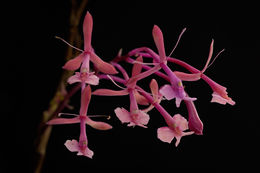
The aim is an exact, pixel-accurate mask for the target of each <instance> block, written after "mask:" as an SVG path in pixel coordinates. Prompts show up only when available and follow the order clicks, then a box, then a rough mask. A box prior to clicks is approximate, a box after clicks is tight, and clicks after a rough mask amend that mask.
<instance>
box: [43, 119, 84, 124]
mask: <svg viewBox="0 0 260 173" xmlns="http://www.w3.org/2000/svg"><path fill="white" fill-rule="evenodd" d="M79 122H80V119H79V117H75V118H54V119H52V120H50V121H48V122H47V124H48V125H58V124H75V123H79Z"/></svg>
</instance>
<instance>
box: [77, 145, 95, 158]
mask: <svg viewBox="0 0 260 173" xmlns="http://www.w3.org/2000/svg"><path fill="white" fill-rule="evenodd" d="M77 155H83V156H86V157H89V158H91V159H92V157H93V155H94V152H93V151H92V150H90V149H89V148H88V147H87V148H86V149H85V151H84V153H82V152H81V151H79V152H78V154H77Z"/></svg>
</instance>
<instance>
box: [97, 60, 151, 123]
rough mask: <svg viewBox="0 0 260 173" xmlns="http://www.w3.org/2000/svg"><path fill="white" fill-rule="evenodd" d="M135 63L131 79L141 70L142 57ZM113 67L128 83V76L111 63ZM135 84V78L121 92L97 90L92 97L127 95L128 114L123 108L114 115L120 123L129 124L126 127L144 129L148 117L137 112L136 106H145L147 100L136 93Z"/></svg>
mask: <svg viewBox="0 0 260 173" xmlns="http://www.w3.org/2000/svg"><path fill="white" fill-rule="evenodd" d="M137 61H138V62H140V63H136V64H134V66H133V69H132V77H135V76H138V75H139V74H140V72H141V70H142V65H141V63H142V62H143V59H142V57H141V56H140V57H138V58H137ZM112 64H113V65H114V66H116V67H117V68H118V69H119V70H120V71H121V72H122V74H123V76H124V78H125V80H126V81H130V80H131V78H132V77H131V78H130V79H129V76H128V74H127V73H126V72H125V71H124V69H123V68H122V67H121V66H120V65H119V64H117V63H115V62H114V63H112ZM136 82H137V78H135V80H131V82H130V83H126V87H127V88H125V89H123V90H121V91H114V90H109V89H98V90H96V91H95V92H93V94H94V95H106V96H119V95H128V94H129V97H130V112H128V111H127V110H126V109H124V108H116V109H115V114H116V116H117V117H118V119H119V120H120V121H121V122H122V123H129V124H128V126H135V125H137V126H140V127H144V128H146V126H145V125H147V124H148V122H149V119H150V117H149V115H148V114H147V113H145V112H144V111H142V110H139V108H138V104H142V105H147V104H148V102H147V100H146V99H145V98H144V97H143V96H142V95H140V94H139V93H138V91H137V90H136V89H135V86H136Z"/></svg>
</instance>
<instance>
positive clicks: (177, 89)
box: [153, 25, 196, 107]
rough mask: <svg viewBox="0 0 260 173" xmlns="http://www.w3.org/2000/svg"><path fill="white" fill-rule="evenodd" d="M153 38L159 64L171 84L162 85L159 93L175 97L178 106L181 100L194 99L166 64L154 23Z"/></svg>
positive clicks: (161, 36)
mask: <svg viewBox="0 0 260 173" xmlns="http://www.w3.org/2000/svg"><path fill="white" fill-rule="evenodd" d="M153 38H154V42H155V44H156V47H157V49H158V52H159V57H160V60H159V61H160V65H161V67H162V68H163V69H164V71H165V72H166V73H167V74H168V76H169V79H170V83H171V85H164V86H163V87H162V88H161V89H160V93H161V94H162V95H163V96H164V97H165V98H166V99H167V100H171V99H173V98H175V99H176V106H177V107H179V106H180V103H181V101H182V100H196V98H190V97H188V96H187V95H186V94H185V91H184V87H183V85H182V81H181V80H180V79H179V78H178V77H177V76H176V75H175V74H174V73H173V72H172V71H171V69H170V68H169V67H168V66H167V58H166V55H165V49H164V42H163V34H162V31H161V30H160V28H159V27H158V26H157V25H154V28H153ZM175 47H176V46H175Z"/></svg>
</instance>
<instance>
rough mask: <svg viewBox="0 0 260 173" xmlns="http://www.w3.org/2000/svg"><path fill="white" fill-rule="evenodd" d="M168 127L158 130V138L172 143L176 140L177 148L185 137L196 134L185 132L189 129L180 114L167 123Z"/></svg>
mask: <svg viewBox="0 0 260 173" xmlns="http://www.w3.org/2000/svg"><path fill="white" fill-rule="evenodd" d="M166 123H167V124H168V126H165V127H160V128H159V129H158V130H157V137H158V138H159V139H160V140H161V141H163V142H168V143H171V141H172V140H173V139H174V137H175V138H176V142H175V146H176V147H177V146H178V145H179V143H180V140H181V138H182V137H183V136H187V135H191V134H193V133H194V132H184V131H185V130H187V129H188V122H187V120H186V119H185V118H184V117H182V116H181V115H180V114H176V115H174V116H173V117H172V118H170V119H168V120H167V121H166Z"/></svg>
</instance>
